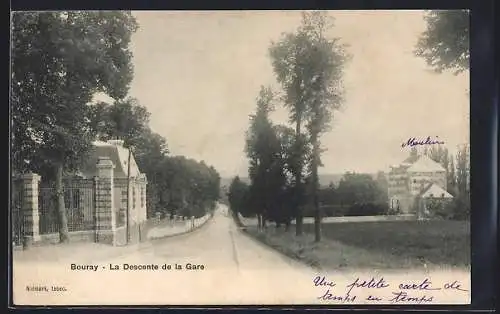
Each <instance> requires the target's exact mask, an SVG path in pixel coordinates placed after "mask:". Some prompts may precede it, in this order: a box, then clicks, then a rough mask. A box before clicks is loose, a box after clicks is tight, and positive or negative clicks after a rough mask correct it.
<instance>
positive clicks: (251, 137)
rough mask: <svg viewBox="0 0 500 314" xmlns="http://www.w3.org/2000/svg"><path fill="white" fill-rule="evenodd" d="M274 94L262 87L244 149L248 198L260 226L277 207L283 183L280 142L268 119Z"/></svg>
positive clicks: (251, 118) (263, 225) (262, 225)
mask: <svg viewBox="0 0 500 314" xmlns="http://www.w3.org/2000/svg"><path fill="white" fill-rule="evenodd" d="M273 98H274V95H273V92H272V91H271V89H270V88H265V87H261V90H260V93H259V97H258V98H257V108H256V112H255V114H254V115H252V116H250V127H249V130H248V132H247V140H246V146H245V151H246V153H247V157H248V158H249V160H250V167H249V176H250V180H251V186H250V191H251V198H252V204H253V205H254V206H255V209H256V211H257V215H258V218H259V227H265V223H266V219H268V218H269V215H270V214H271V211H272V210H273V209H276V205H277V202H276V198H277V196H278V195H279V194H280V190H281V187H282V186H283V185H284V183H285V175H284V173H283V167H281V162H280V161H281V158H280V157H281V153H282V152H281V142H280V140H279V138H278V137H277V134H276V129H275V127H274V126H273V124H272V123H271V121H270V119H269V113H270V112H271V111H272V110H273V105H272V101H273Z"/></svg>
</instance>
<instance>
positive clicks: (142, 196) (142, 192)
mask: <svg viewBox="0 0 500 314" xmlns="http://www.w3.org/2000/svg"><path fill="white" fill-rule="evenodd" d="M142 207H144V188H143V187H141V208H142Z"/></svg>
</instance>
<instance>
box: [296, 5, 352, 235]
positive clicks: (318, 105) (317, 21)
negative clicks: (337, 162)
mask: <svg viewBox="0 0 500 314" xmlns="http://www.w3.org/2000/svg"><path fill="white" fill-rule="evenodd" d="M302 23H303V25H302V30H301V31H303V32H305V33H306V35H307V38H308V39H309V47H308V48H309V49H308V50H309V51H308V58H307V59H305V60H299V61H298V62H305V63H306V64H307V71H306V72H305V73H304V78H303V80H304V83H305V89H306V97H305V101H306V103H307V110H306V119H307V125H306V127H307V130H308V133H309V138H310V142H311V146H312V154H311V159H310V169H311V184H312V186H311V193H312V195H311V199H312V205H313V208H314V212H315V215H314V226H315V228H314V229H315V240H316V241H317V242H318V241H320V240H321V215H320V208H319V202H318V190H319V177H318V168H319V167H320V166H322V163H321V152H322V149H321V143H320V136H321V134H322V133H323V132H325V131H328V130H329V129H330V122H331V120H332V118H333V112H334V111H335V110H338V109H339V108H340V106H341V104H342V102H343V97H342V94H343V86H342V76H343V69H344V63H345V62H346V61H347V60H348V55H347V54H346V52H345V50H344V47H343V46H342V45H340V44H339V38H333V39H328V38H327V37H326V36H327V34H326V33H327V32H328V31H330V30H331V29H332V28H333V18H331V17H329V16H328V15H327V14H326V13H324V12H312V13H304V14H303V21H302Z"/></svg>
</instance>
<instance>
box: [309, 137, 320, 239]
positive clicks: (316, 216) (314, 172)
mask: <svg viewBox="0 0 500 314" xmlns="http://www.w3.org/2000/svg"><path fill="white" fill-rule="evenodd" d="M312 139H313V159H312V164H311V166H312V167H311V168H312V169H311V170H312V182H311V183H312V189H311V192H312V201H313V206H314V207H313V208H314V241H315V242H320V241H321V213H320V211H319V202H318V187H319V178H318V164H319V147H318V146H319V145H318V141H317V135H314V136H313V138H312Z"/></svg>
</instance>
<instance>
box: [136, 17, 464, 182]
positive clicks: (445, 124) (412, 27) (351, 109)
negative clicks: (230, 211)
mask: <svg viewBox="0 0 500 314" xmlns="http://www.w3.org/2000/svg"><path fill="white" fill-rule="evenodd" d="M133 14H134V15H135V17H136V18H137V21H138V23H139V26H140V28H139V30H138V31H137V32H136V33H135V34H134V35H133V37H132V43H131V48H132V52H133V54H134V57H133V63H134V72H135V76H134V80H133V82H132V84H131V89H130V91H129V94H130V96H131V97H135V98H137V99H138V100H139V102H140V104H141V105H143V106H145V107H146V108H147V109H148V110H149V112H150V113H151V118H150V127H151V128H152V130H153V131H154V132H156V133H159V134H160V135H162V136H164V137H165V138H166V140H167V142H168V146H169V149H170V152H171V154H173V155H185V156H187V157H190V158H194V159H197V160H204V161H205V162H206V163H207V164H210V165H213V166H214V167H215V168H216V169H217V170H218V171H219V173H220V174H221V176H222V177H231V176H234V175H240V176H246V175H247V169H248V160H247V159H246V157H245V153H244V138H245V131H246V130H247V128H248V126H249V115H250V114H252V113H253V112H254V110H255V105H256V97H257V95H258V92H259V89H260V86H261V85H271V86H274V87H275V88H279V86H278V85H277V83H276V80H275V76H274V74H273V71H272V67H271V61H270V58H269V55H268V48H269V45H270V43H271V41H273V40H274V41H277V40H279V39H280V38H281V35H282V33H283V32H290V31H294V30H295V29H296V27H297V26H298V24H299V23H300V12H298V11H217V12H209V11H204V12H186V11H182V12H181V11H179V12H168V11H163V12H161V11H151V12H148V11H138V12H134V13H133ZM330 15H332V16H333V17H334V18H335V27H334V29H333V31H332V33H331V34H329V35H331V36H335V37H339V38H340V39H341V42H342V43H343V44H346V45H347V51H348V52H349V53H350V54H351V55H352V59H351V60H350V61H349V63H347V64H346V66H345V69H344V86H345V102H344V104H343V107H342V109H341V111H339V112H336V113H335V116H334V120H333V122H332V126H333V127H332V129H331V131H329V132H328V133H325V134H324V135H323V137H322V139H321V142H322V144H323V146H324V148H326V149H327V151H326V152H324V153H323V155H322V160H323V163H324V167H323V168H321V169H320V173H321V174H331V173H344V172H345V171H356V172H372V173H373V172H377V171H379V170H384V171H385V170H387V169H388V167H389V166H390V165H392V164H395V163H399V162H401V161H402V160H403V159H404V158H405V157H406V156H407V155H408V148H402V147H401V144H402V143H403V142H405V141H407V140H408V138H410V137H416V138H423V139H425V138H426V137H427V136H431V137H435V136H438V137H439V139H440V140H442V141H444V142H445V146H446V147H447V148H449V149H450V150H451V151H452V152H453V151H454V150H455V149H456V147H457V145H460V144H464V143H467V142H468V137H469V121H468V117H469V96H468V90H469V88H468V87H469V75H468V73H464V74H461V75H457V76H455V75H453V74H452V73H441V74H437V73H434V72H432V71H430V69H429V68H428V67H427V66H426V64H425V62H424V61H423V60H422V59H420V58H417V57H415V56H414V55H413V53H412V51H413V49H414V45H415V43H416V41H417V39H418V36H419V34H420V33H421V32H422V31H423V30H424V29H425V22H424V20H423V11H332V12H330ZM272 119H273V121H274V122H276V123H287V112H286V111H285V110H284V109H283V108H281V107H278V108H277V110H276V111H275V112H274V113H273V114H272Z"/></svg>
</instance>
